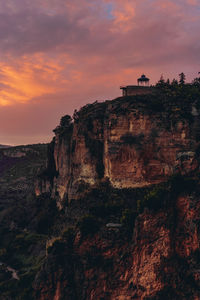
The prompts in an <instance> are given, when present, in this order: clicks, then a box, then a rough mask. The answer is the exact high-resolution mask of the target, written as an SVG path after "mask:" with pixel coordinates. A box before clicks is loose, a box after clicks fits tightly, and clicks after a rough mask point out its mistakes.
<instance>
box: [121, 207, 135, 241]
mask: <svg viewBox="0 0 200 300" xmlns="http://www.w3.org/2000/svg"><path fill="white" fill-rule="evenodd" d="M137 215H138V214H137V212H135V211H133V210H131V209H128V208H127V209H125V210H124V211H123V213H122V217H121V219H120V222H121V223H122V225H123V226H124V227H125V228H126V230H127V232H128V234H130V235H132V233H133V228H134V224H135V219H136V217H137Z"/></svg>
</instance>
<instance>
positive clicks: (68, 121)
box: [60, 115, 72, 127]
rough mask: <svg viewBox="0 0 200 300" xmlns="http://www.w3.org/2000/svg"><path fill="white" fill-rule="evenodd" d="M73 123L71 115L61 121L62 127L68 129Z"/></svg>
mask: <svg viewBox="0 0 200 300" xmlns="http://www.w3.org/2000/svg"><path fill="white" fill-rule="evenodd" d="M71 123H72V118H71V117H70V116H69V115H66V116H64V117H62V118H61V120H60V126H61V127H68V126H69V125H71Z"/></svg>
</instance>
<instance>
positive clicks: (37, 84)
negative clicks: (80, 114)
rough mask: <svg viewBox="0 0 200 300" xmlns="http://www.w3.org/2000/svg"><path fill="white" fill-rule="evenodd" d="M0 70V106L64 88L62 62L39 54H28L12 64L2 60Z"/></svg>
mask: <svg viewBox="0 0 200 300" xmlns="http://www.w3.org/2000/svg"><path fill="white" fill-rule="evenodd" d="M0 70H1V71H0V83H1V85H2V89H1V90H0V106H7V105H12V104H15V103H26V102H28V101H30V100H31V99H33V98H35V97H41V96H42V95H46V94H52V93H55V92H58V91H59V90H62V88H63V87H62V86H61V84H62V79H61V76H62V75H61V72H62V70H63V66H62V65H61V63H60V64H58V63H55V62H54V61H53V60H50V59H48V60H47V59H44V58H43V57H42V56H39V55H36V56H35V57H34V58H33V57H32V58H30V57H27V56H26V57H23V58H21V59H20V61H18V62H14V63H13V62H11V63H10V64H9V63H7V64H6V63H3V62H0ZM65 81H66V80H65ZM59 83H60V85H59Z"/></svg>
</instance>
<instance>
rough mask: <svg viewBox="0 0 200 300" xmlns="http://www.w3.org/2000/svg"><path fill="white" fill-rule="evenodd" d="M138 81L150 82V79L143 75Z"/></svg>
mask: <svg viewBox="0 0 200 300" xmlns="http://www.w3.org/2000/svg"><path fill="white" fill-rule="evenodd" d="M138 81H149V78H147V77H146V75H144V74H142V75H141V77H140V78H138Z"/></svg>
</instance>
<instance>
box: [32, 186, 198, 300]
mask: <svg viewBox="0 0 200 300" xmlns="http://www.w3.org/2000/svg"><path fill="white" fill-rule="evenodd" d="M172 202H173V206H172ZM199 215H200V201H199V196H198V193H193V192H190V193H187V192H185V193H184V194H182V193H181V194H179V195H178V196H177V198H176V199H173V201H172V199H171V195H170V197H169V203H168V204H167V206H166V207H165V208H164V207H163V208H162V209H158V210H157V209H156V210H149V209H147V208H146V209H145V210H144V212H143V213H142V214H140V215H139V216H138V217H137V219H136V222H135V226H134V223H133V224H132V227H134V230H133V235H132V237H131V238H130V239H127V233H126V232H125V231H124V229H123V228H108V227H107V226H104V227H102V228H101V230H100V232H98V233H97V234H95V235H94V236H89V237H88V238H86V239H84V240H80V237H78V236H77V237H76V239H75V240H74V243H73V246H71V245H70V244H69V243H66V244H65V247H66V248H65V249H64V248H63V250H62V251H61V252H60V253H57V252H56V249H60V248H61V247H54V249H53V250H51V252H50V253H49V254H48V257H47V261H46V264H45V265H44V267H43V269H42V271H41V272H40V274H39V276H38V278H37V280H36V281H35V289H36V291H37V299H43V300H47V299H48V300H51V299H52V300H53V299H68V300H73V299H76V300H78V299H87V300H95V299H105V300H121V299H122V300H131V299H137V300H141V299H189V300H190V299H191V300H192V299H200V292H199V291H200V289H199V287H200V271H199V270H200V260H199V255H200V251H199V249H200V247H199V243H200V230H199V228H200V227H199V224H200V218H199ZM58 254H59V255H58Z"/></svg>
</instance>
